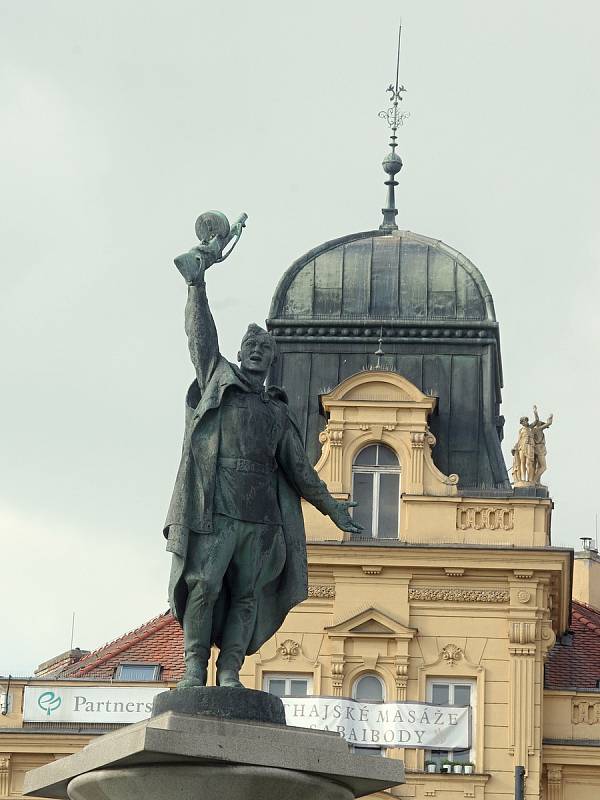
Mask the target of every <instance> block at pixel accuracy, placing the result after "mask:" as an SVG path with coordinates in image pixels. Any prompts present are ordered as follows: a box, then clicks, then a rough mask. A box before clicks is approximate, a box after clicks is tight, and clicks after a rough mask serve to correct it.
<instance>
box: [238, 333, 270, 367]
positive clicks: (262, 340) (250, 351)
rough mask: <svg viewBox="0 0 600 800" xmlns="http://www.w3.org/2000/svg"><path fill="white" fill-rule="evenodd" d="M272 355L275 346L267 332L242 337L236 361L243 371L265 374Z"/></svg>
mask: <svg viewBox="0 0 600 800" xmlns="http://www.w3.org/2000/svg"><path fill="white" fill-rule="evenodd" d="M274 356H275V348H274V345H273V340H272V339H271V337H270V336H269V335H268V334H267V335H265V334H262V335H261V334H257V335H256V336H248V337H247V338H246V339H244V341H243V342H242V346H241V349H240V352H239V353H238V361H239V362H240V366H241V368H242V369H243V370H244V371H245V372H253V373H255V374H263V375H266V374H267V372H268V371H269V367H270V366H271V364H272V363H273V358H274Z"/></svg>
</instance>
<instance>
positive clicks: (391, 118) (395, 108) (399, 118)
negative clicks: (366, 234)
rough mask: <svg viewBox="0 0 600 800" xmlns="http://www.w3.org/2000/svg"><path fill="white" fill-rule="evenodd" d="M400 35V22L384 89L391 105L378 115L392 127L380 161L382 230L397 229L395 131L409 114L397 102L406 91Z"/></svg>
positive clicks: (397, 157) (396, 141)
mask: <svg viewBox="0 0 600 800" xmlns="http://www.w3.org/2000/svg"><path fill="white" fill-rule="evenodd" d="M401 35H402V24H400V25H399V26H398V50H397V55H396V82H395V84H392V83H390V85H389V86H388V88H387V89H386V91H388V92H389V93H390V102H391V104H392V105H391V106H390V108H388V109H387V110H386V111H380V112H379V116H380V117H381V118H382V119H385V120H386V121H387V124H388V125H389V126H390V128H391V129H392V133H391V135H390V142H389V146H390V148H391V153H388V154H387V156H386V157H385V158H384V159H383V162H382V167H383V171H384V172H385V173H386V174H387V175H388V176H389V177H388V180H387V181H385V185H386V186H387V187H388V196H387V207H386V208H382V209H381V211H382V214H383V222H382V224H381V225H380V226H379V230H382V231H395V230H398V226H397V225H396V215H397V214H398V209H397V208H396V197H395V193H394V190H395V187H396V186H398V181H397V180H395V175H396V174H397V173H398V172H400V170H401V169H402V159H401V158H400V156H399V155H398V153H396V147H397V146H398V136H397V133H396V132H397V130H398V128H399V127H400V126H401V125H403V124H404V120H405V119H408V117H409V116H410V114H409V113H408V112H403V111H400V108H399V104H400V102H401V101H402V100H403V97H402V94H403V92H405V91H406V89H405V88H404V84H402V85H400V84H399V77H400V37H401Z"/></svg>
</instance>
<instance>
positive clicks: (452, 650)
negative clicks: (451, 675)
mask: <svg viewBox="0 0 600 800" xmlns="http://www.w3.org/2000/svg"><path fill="white" fill-rule="evenodd" d="M440 656H441V658H443V659H444V661H446V662H447V663H448V664H450V666H451V667H455V666H456V662H457V661H460V659H461V658H462V657H463V656H464V653H463V651H462V648H461V647H458V645H456V644H447V645H446V646H445V647H444V648H443V650H442V652H441V653H440Z"/></svg>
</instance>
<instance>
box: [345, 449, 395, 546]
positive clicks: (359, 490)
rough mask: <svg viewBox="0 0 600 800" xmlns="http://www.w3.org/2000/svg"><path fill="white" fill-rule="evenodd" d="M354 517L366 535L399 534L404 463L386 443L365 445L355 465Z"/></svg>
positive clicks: (353, 483)
mask: <svg viewBox="0 0 600 800" xmlns="http://www.w3.org/2000/svg"><path fill="white" fill-rule="evenodd" d="M352 499H353V500H355V501H356V502H357V503H358V505H357V506H356V508H355V509H354V512H353V513H354V521H355V522H357V523H358V524H359V525H362V527H363V529H364V533H363V535H364V536H374V537H376V538H380V539H396V538H397V537H398V510H399V505H400V464H399V462H398V456H397V455H396V454H395V453H394V451H393V450H391V449H390V448H389V447H386V446H385V445H384V444H372V445H369V446H368V447H365V448H364V449H363V450H361V451H360V453H359V454H358V455H357V456H356V458H355V459H354V464H353V466H352Z"/></svg>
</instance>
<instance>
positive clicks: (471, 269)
mask: <svg viewBox="0 0 600 800" xmlns="http://www.w3.org/2000/svg"><path fill="white" fill-rule="evenodd" d="M270 317H271V319H282V320H283V319H289V320H293V319H307V318H312V319H319V318H322V317H326V318H328V319H348V320H352V319H357V318H358V319H372V320H381V319H389V320H406V321H413V320H414V321H417V320H436V321H442V320H448V321H450V320H473V321H475V320H489V321H495V319H496V317H495V313H494V304H493V300H492V296H491V294H490V291H489V289H488V287H487V284H486V282H485V280H484V278H483V276H482V274H481V273H480V272H479V270H478V269H477V267H476V266H475V265H474V264H473V263H472V262H471V261H469V259H468V258H466V257H465V256H463V255H462V254H461V253H459V252H458V251H457V250H454V248H452V247H449V246H448V245H446V244H444V243H443V242H441V241H439V240H435V239H430V238H429V237H427V236H421V235H419V234H416V233H411V232H410V231H393V232H390V233H388V232H383V231H366V232H364V233H358V234H353V235H351V236H345V237H343V238H341V239H335V240H333V241H330V242H326V243H325V244H324V245H321V246H320V247H317V248H315V249H314V250H311V251H310V252H308V253H307V254H306V255H304V256H302V258H299V259H298V260H297V261H295V262H294V264H292V266H291V267H290V268H289V269H288V270H287V271H286V272H285V274H284V275H283V277H282V279H281V281H280V283H279V285H278V287H277V290H276V291H275V295H274V297H273V303H272V305H271V312H270Z"/></svg>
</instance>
